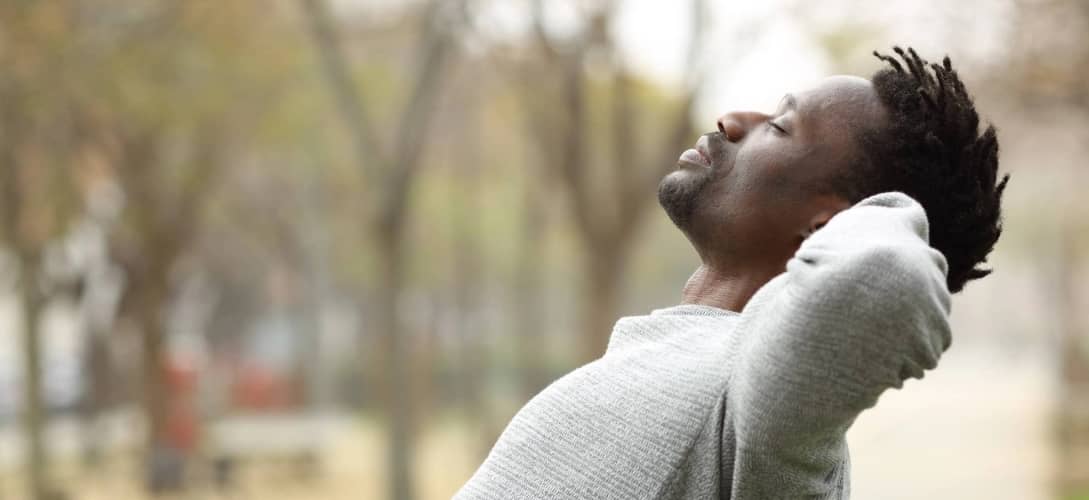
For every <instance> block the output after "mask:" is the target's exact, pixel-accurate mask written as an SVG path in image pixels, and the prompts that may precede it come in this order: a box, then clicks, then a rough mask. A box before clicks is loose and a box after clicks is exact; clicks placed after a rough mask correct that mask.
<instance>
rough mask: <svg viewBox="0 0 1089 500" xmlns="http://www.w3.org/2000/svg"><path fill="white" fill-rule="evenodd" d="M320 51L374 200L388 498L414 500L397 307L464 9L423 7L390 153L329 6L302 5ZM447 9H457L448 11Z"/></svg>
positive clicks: (370, 224)
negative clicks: (411, 219)
mask: <svg viewBox="0 0 1089 500" xmlns="http://www.w3.org/2000/svg"><path fill="white" fill-rule="evenodd" d="M300 1H301V5H302V8H303V13H304V15H305V17H306V20H307V22H308V27H309V31H310V33H311V35H312V37H313V40H314V45H315V48H316V50H317V51H318V54H319V57H320V60H321V67H322V71H323V72H324V74H325V76H326V81H327V83H328V85H329V90H330V93H331V94H332V96H333V98H334V100H335V102H336V106H337V109H338V111H339V112H340V113H341V114H342V116H343V118H344V122H345V124H346V126H347V128H348V131H349V133H350V134H351V137H352V141H353V146H354V150H355V155H356V162H357V163H358V165H359V170H360V172H361V173H362V176H363V178H364V179H366V185H365V186H363V188H364V193H365V197H366V198H367V199H368V200H371V202H372V206H371V207H370V210H368V214H367V215H368V216H369V218H368V219H367V221H366V224H367V231H368V233H369V234H371V235H373V240H374V245H375V256H376V259H375V260H376V267H377V271H378V275H379V279H378V286H377V293H375V294H374V297H375V302H376V304H375V308H374V312H375V315H376V316H377V317H376V318H375V323H376V327H377V330H378V331H379V332H380V334H381V335H382V336H383V340H384V344H385V345H384V349H383V351H384V352H385V353H386V356H385V367H384V370H383V372H384V373H385V374H386V377H387V380H386V384H385V386H386V398H387V401H388V408H389V414H388V416H387V418H388V420H389V425H390V433H389V434H390V442H389V466H390V474H389V478H390V488H391V491H390V493H391V498H394V499H397V500H402V499H409V498H412V497H413V492H412V484H411V474H410V466H411V463H412V448H413V441H412V433H411V428H412V424H411V418H412V415H413V413H412V410H411V407H410V405H411V396H410V394H409V387H410V385H411V384H409V383H408V377H409V374H408V371H407V367H408V361H409V356H408V348H407V342H406V341H405V338H404V335H403V333H402V327H401V324H402V323H401V319H400V318H399V317H398V304H399V300H400V298H401V293H402V291H403V289H404V284H405V262H404V253H405V252H404V243H405V237H404V236H405V227H406V224H407V222H408V209H409V203H408V201H409V200H408V195H409V190H410V188H411V187H412V184H413V181H414V179H415V178H416V176H417V174H418V173H419V171H420V168H421V166H422V165H421V154H422V150H423V147H422V145H421V140H422V139H423V138H426V137H427V136H428V132H429V125H430V124H431V121H432V114H433V113H434V108H435V101H436V99H437V97H438V94H439V89H440V84H441V81H442V78H443V75H444V72H445V70H446V66H447V64H448V63H449V60H450V56H451V55H452V52H453V49H454V40H453V38H452V36H451V35H452V31H451V27H450V25H451V24H453V23H452V19H451V15H450V14H451V13H458V12H459V11H460V5H458V4H452V3H450V2H441V1H437V0H435V1H431V2H429V3H427V4H426V5H425V6H424V7H423V12H424V16H423V26H422V27H421V32H420V40H419V53H418V54H417V59H416V64H417V67H416V75H415V77H414V78H413V79H412V80H410V83H409V87H410V89H411V90H410V94H409V97H408V100H407V101H406V102H405V104H404V107H403V108H402V111H401V113H400V118H399V122H398V123H397V124H396V127H397V128H396V129H395V131H394V135H393V139H392V140H393V145H392V148H387V147H385V146H384V145H383V144H382V140H381V138H380V136H379V133H378V130H377V129H376V128H375V125H374V123H372V122H371V118H370V116H369V107H368V103H367V102H366V100H365V99H364V98H363V97H362V95H361V94H360V91H359V85H358V84H357V83H356V82H355V80H354V78H353V77H352V72H351V66H350V64H349V62H348V59H347V57H346V55H345V53H344V49H343V47H342V45H341V37H340V34H339V31H338V27H337V24H336V23H335V21H334V19H333V16H332V14H331V12H330V10H329V7H328V6H327V5H326V3H325V2H324V0H300ZM444 7H446V8H450V7H453V8H452V9H451V10H450V11H447V10H446V9H445V8H444Z"/></svg>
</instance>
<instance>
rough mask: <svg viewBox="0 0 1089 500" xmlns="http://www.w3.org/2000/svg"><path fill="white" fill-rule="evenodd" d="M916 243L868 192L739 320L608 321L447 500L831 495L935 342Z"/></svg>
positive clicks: (690, 316)
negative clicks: (865, 425)
mask: <svg viewBox="0 0 1089 500" xmlns="http://www.w3.org/2000/svg"><path fill="white" fill-rule="evenodd" d="M927 230H928V225H927V220H926V215H925V212H924V211H923V209H922V207H921V206H920V205H919V204H918V203H916V202H915V201H914V200H912V199H911V198H909V197H907V196H905V195H903V194H900V193H883V194H879V195H876V196H873V197H870V198H867V199H866V200H863V201H861V202H859V203H858V204H857V205H855V206H853V207H851V208H849V209H847V210H845V211H843V212H841V213H839V214H838V215H836V216H835V217H833V218H832V220H831V221H829V223H828V224H827V225H826V226H825V227H824V228H822V229H820V230H819V231H817V232H815V233H814V234H813V235H812V236H811V237H810V238H809V239H807V240H806V241H805V242H803V243H802V245H801V248H799V249H798V251H797V253H796V254H795V255H794V257H793V258H792V259H791V260H790V261H789V262H788V263H787V268H786V272H785V273H783V274H781V275H779V276H777V277H776V278H774V279H772V280H771V281H770V282H768V283H767V284H766V285H764V286H763V287H762V288H761V289H760V290H759V291H758V292H757V293H756V294H755V295H754V296H753V298H752V299H751V300H750V301H749V303H748V304H747V305H746V306H745V308H744V310H743V311H741V313H740V314H739V313H736V312H731V311H725V310H721V309H716V308H713V307H707V306H695V305H682V306H676V307H671V308H668V309H661V310H657V311H654V312H653V313H651V314H650V315H649V316H635V317H626V318H621V319H620V321H618V322H617V324H616V327H615V328H614V330H613V333H612V337H611V338H610V340H609V347H608V350H607V351H606V353H605V355H604V356H603V357H602V358H601V359H598V360H596V361H594V362H592V363H589V364H587V365H585V366H582V367H581V368H578V369H577V370H575V371H573V372H571V373H569V374H567V375H566V376H564V377H562V378H560V379H559V380H557V381H556V382H554V383H553V384H552V385H551V386H549V387H548V388H546V389H545V390H544V391H542V392H541V393H540V394H538V395H537V396H536V397H534V398H533V399H532V400H531V401H530V402H529V403H527V404H526V405H525V407H523V408H522V409H521V410H520V411H519V412H518V414H517V415H515V417H514V419H513V420H511V422H510V424H509V425H508V426H507V428H506V430H505V431H504V432H503V434H502V436H500V438H499V440H498V442H497V443H496V445H495V447H494V448H493V449H492V451H491V453H490V454H489V455H488V458H487V459H486V460H485V461H484V463H483V464H482V465H481V466H480V468H479V469H478V470H477V471H476V473H475V474H474V475H473V477H472V478H471V479H470V480H469V482H468V483H466V484H465V486H464V487H462V489H461V491H459V492H458V493H457V495H456V496H455V498H458V499H528V498H604V499H642V498H646V499H689V498H691V499H697V498H699V499H704V498H731V499H735V500H748V499H763V498H819V499H823V498H847V497H848V496H849V494H850V460H849V458H848V453H847V443H846V439H845V434H846V432H847V429H848V428H849V427H850V426H851V424H852V423H853V422H854V420H855V418H856V417H857V416H858V415H859V413H860V412H862V411H863V410H865V409H867V408H870V407H872V406H873V405H874V404H875V403H877V398H878V396H880V395H881V393H882V392H884V391H885V390H886V389H888V388H890V387H893V388H899V387H900V386H901V385H902V384H903V381H904V380H905V379H907V378H909V377H915V378H921V377H922V376H923V371H924V370H926V369H930V368H933V367H935V366H936V365H937V363H938V357H939V356H940V355H941V353H942V352H943V351H945V349H947V348H948V347H949V344H950V341H951V336H950V330H949V323H948V314H949V307H950V303H949V292H948V290H947V288H946V285H945V273H946V262H945V258H944V257H943V256H942V255H941V253H940V252H938V251H937V250H934V249H932V248H931V247H930V246H929V245H928V237H927ZM904 479H905V480H908V479H910V478H908V477H905V478H904Z"/></svg>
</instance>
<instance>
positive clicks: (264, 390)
mask: <svg viewBox="0 0 1089 500" xmlns="http://www.w3.org/2000/svg"><path fill="white" fill-rule="evenodd" d="M294 392H295V391H294V390H293V389H292V384H291V379H290V378H289V377H285V376H283V375H281V374H278V373H276V372H274V371H271V370H268V369H264V368H261V367H258V366H253V365H248V366H243V367H242V368H241V369H239V370H238V373H237V376H236V378H235V382H234V385H233V387H232V394H231V396H232V397H231V399H232V402H233V404H234V406H235V407H236V408H240V409H245V410H283V409H288V408H292V407H294V406H295V402H296V397H295V394H294Z"/></svg>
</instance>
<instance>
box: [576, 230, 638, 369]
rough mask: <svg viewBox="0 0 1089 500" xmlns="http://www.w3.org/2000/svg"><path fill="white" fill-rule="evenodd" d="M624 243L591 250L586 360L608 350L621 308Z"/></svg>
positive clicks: (585, 296)
mask: <svg viewBox="0 0 1089 500" xmlns="http://www.w3.org/2000/svg"><path fill="white" fill-rule="evenodd" d="M626 259H627V251H626V250H625V249H624V248H623V245H617V246H615V247H614V246H611V245H610V246H603V245H598V246H595V247H594V248H589V249H587V261H586V267H587V269H586V275H585V281H584V282H583V287H582V300H581V301H580V302H581V303H580V307H582V336H583V337H582V340H583V352H582V361H583V362H590V361H593V360H595V359H597V358H600V357H601V355H602V354H604V353H605V347H606V346H608V344H609V336H610V335H611V334H612V327H613V324H614V323H616V319H617V314H618V313H619V311H620V298H621V297H620V292H621V287H622V286H623V283H622V282H623V276H622V275H621V273H622V272H623V270H624V267H625V266H624V262H625V260H626Z"/></svg>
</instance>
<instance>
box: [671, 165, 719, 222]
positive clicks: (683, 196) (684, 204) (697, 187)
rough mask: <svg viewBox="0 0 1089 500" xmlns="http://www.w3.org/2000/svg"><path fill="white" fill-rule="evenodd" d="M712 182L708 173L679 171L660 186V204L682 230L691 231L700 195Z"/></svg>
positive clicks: (672, 173) (673, 173)
mask: <svg viewBox="0 0 1089 500" xmlns="http://www.w3.org/2000/svg"><path fill="white" fill-rule="evenodd" d="M710 181H711V176H710V175H708V174H707V173H704V172H694V171H691V170H677V171H674V172H671V173H670V174H669V175H667V176H665V178H663V179H662V182H660V183H659V184H658V204H660V205H661V206H662V209H663V210H665V213H666V215H668V216H669V219H670V220H672V221H673V224H675V225H676V226H677V227H678V228H680V229H681V230H686V229H690V227H689V226H690V225H691V223H692V215H693V214H694V213H695V211H696V207H697V205H698V202H699V199H700V194H701V193H702V192H703V190H704V188H705V187H706V186H707V185H708V183H709V182H710Z"/></svg>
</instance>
